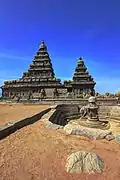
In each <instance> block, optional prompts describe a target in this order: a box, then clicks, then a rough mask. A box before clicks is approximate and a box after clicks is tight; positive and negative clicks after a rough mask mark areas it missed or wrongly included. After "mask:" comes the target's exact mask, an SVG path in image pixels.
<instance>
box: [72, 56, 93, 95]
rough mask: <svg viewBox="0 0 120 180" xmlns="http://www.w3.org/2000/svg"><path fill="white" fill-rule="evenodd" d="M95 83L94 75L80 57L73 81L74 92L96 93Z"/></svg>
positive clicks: (78, 93)
mask: <svg viewBox="0 0 120 180" xmlns="http://www.w3.org/2000/svg"><path fill="white" fill-rule="evenodd" d="M95 84H96V83H95V82H94V80H93V78H92V76H91V75H90V74H89V73H88V71H87V68H86V66H85V64H84V61H83V60H82V58H81V57H80V58H79V60H78V62H77V67H76V68H75V72H74V75H73V80H72V82H71V85H72V90H73V92H74V93H75V94H77V95H80V94H84V95H85V94H88V95H90V94H92V93H94V86H95Z"/></svg>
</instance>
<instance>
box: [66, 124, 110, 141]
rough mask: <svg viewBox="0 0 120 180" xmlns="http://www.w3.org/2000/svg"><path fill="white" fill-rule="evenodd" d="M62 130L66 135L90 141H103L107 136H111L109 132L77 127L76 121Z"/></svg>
mask: <svg viewBox="0 0 120 180" xmlns="http://www.w3.org/2000/svg"><path fill="white" fill-rule="evenodd" d="M64 130H65V132H66V133H67V134H72V135H79V136H85V137H88V138H90V139H104V138H106V136H107V135H112V132H111V131H109V130H101V129H97V128H88V127H84V126H81V125H79V124H78V123H77V121H73V122H70V123H68V124H67V125H66V126H64Z"/></svg>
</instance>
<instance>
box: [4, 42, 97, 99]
mask: <svg viewBox="0 0 120 180" xmlns="http://www.w3.org/2000/svg"><path fill="white" fill-rule="evenodd" d="M68 68H69V67H68ZM95 84H96V83H95V82H94V80H93V78H92V76H91V75H90V74H89V72H88V71H87V68H86V66H85V64H84V61H83V60H82V58H81V57H80V58H79V59H78V62H77V66H76V68H75V72H74V75H73V78H72V80H68V81H64V83H63V84H62V83H61V80H60V79H59V78H56V76H55V73H54V69H53V67H52V62H51V59H50V57H49V53H48V51H47V46H46V45H45V43H44V41H42V42H41V44H40V47H39V49H38V51H37V53H36V55H35V56H34V59H33V63H32V64H30V67H29V69H28V71H27V72H24V73H23V76H22V77H21V78H20V79H19V80H11V81H5V82H4V85H3V86H2V87H1V88H2V96H3V98H6V99H17V100H21V99H26V100H30V99H37V100H39V99H47V98H58V97H59V98H60V97H61V98H66V97H67V98H82V97H83V96H89V95H90V94H91V93H94V86H95Z"/></svg>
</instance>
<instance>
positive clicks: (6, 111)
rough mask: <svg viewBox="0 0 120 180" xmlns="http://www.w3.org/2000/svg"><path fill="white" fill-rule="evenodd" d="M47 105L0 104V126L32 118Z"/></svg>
mask: <svg viewBox="0 0 120 180" xmlns="http://www.w3.org/2000/svg"><path fill="white" fill-rule="evenodd" d="M48 107H49V105H24V104H2V103H1V104H0V126H2V125H4V124H5V123H7V122H9V121H14V120H18V119H22V118H25V117H28V116H32V115H34V114H36V113H38V112H40V111H41V110H42V109H46V108H48Z"/></svg>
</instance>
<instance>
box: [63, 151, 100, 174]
mask: <svg viewBox="0 0 120 180" xmlns="http://www.w3.org/2000/svg"><path fill="white" fill-rule="evenodd" d="M102 166H103V165H102V161H101V159H100V158H99V157H98V156H97V155H96V154H95V153H93V152H86V151H79V152H75V153H72V154H71V155H70V156H69V157H68V158H67V163H66V171H67V172H69V173H82V172H85V173H96V172H101V171H102Z"/></svg>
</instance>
